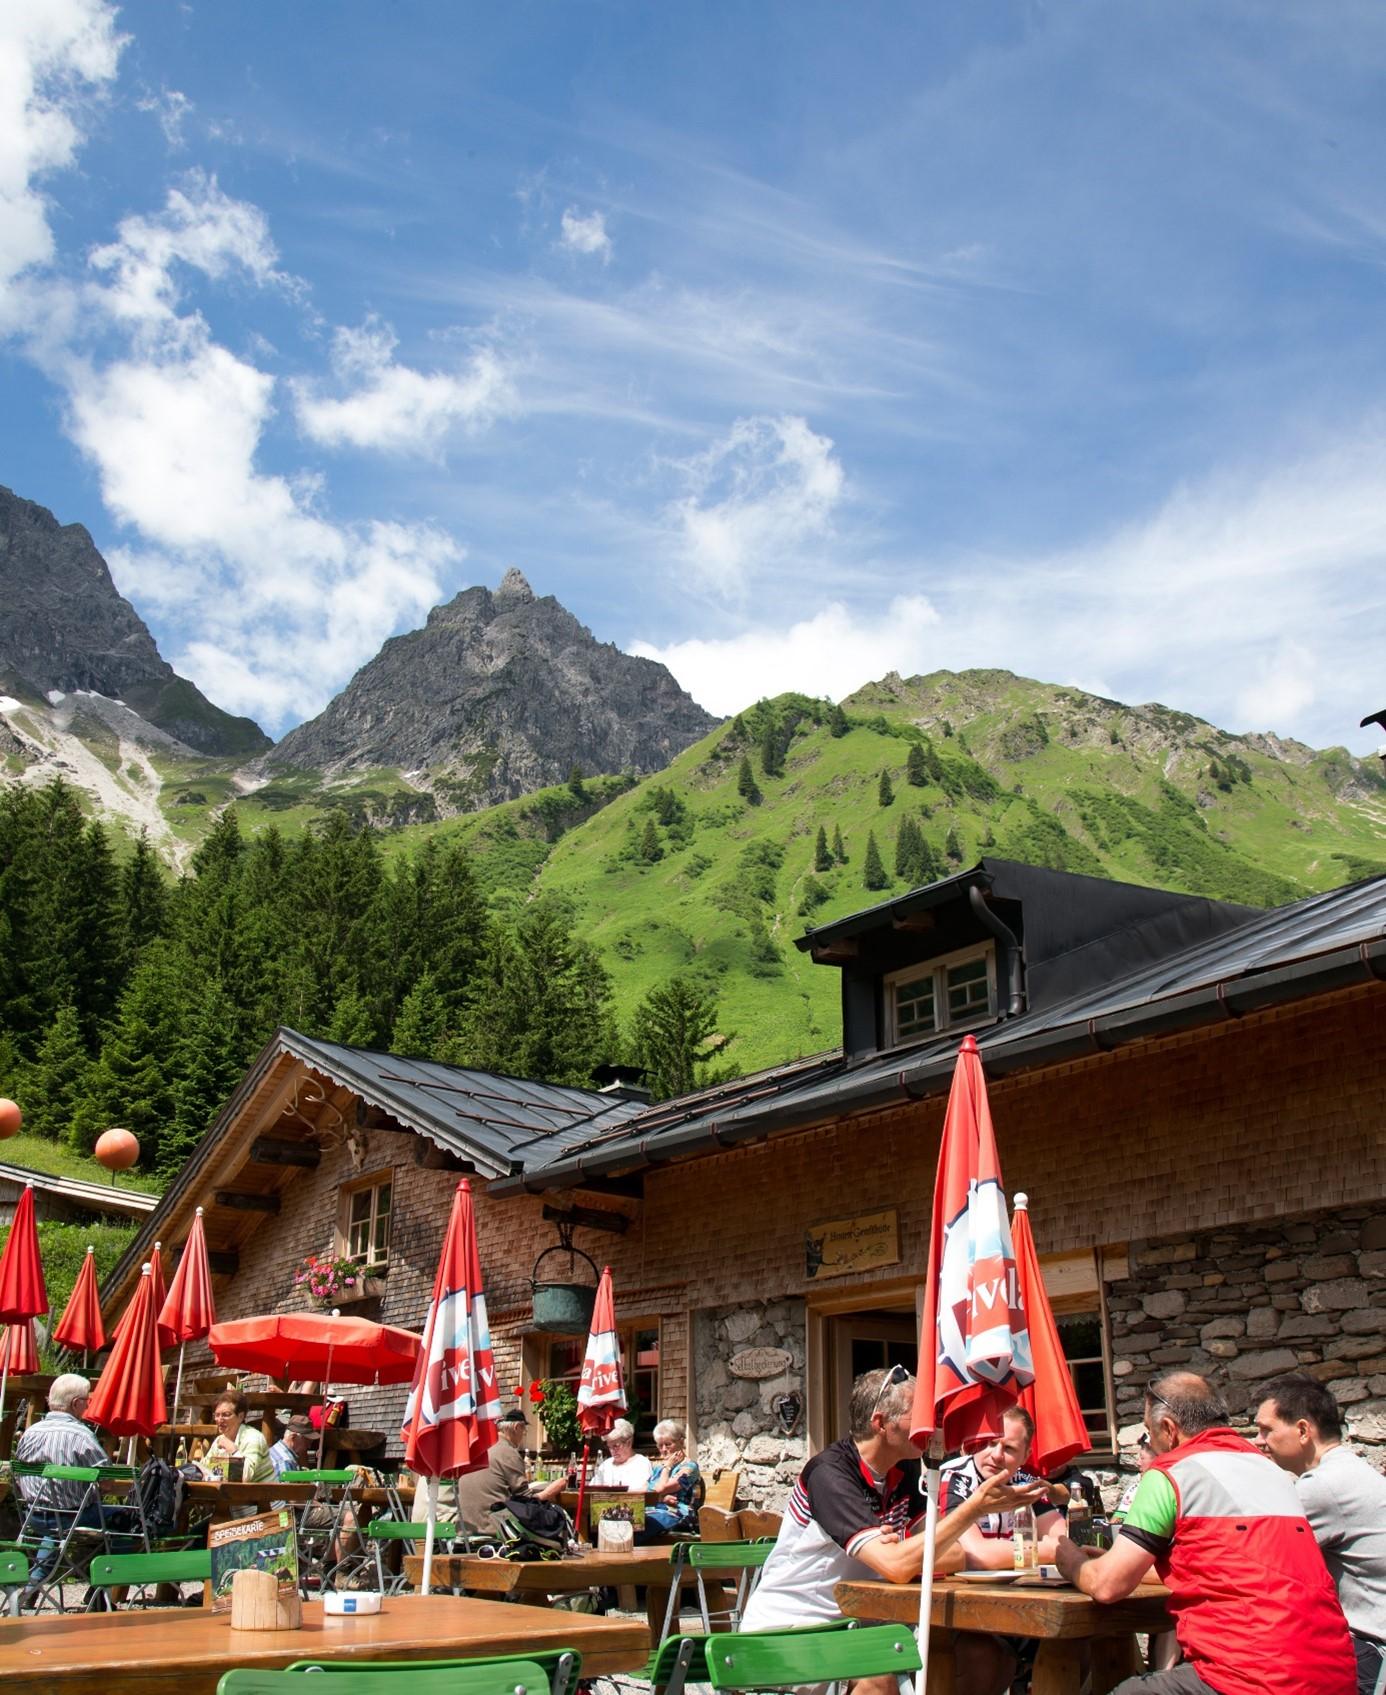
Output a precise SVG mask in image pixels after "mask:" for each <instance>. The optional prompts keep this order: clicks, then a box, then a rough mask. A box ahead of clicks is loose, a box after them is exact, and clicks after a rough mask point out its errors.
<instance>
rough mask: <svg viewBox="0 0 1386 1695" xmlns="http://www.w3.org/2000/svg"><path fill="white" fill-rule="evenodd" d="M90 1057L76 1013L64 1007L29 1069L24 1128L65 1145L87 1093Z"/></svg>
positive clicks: (75, 1010)
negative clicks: (78, 1104)
mask: <svg viewBox="0 0 1386 1695" xmlns="http://www.w3.org/2000/svg"><path fill="white" fill-rule="evenodd" d="M90 1067H91V1057H90V1055H89V1054H88V1053H87V1049H86V1044H85V1043H84V1042H83V1040H82V1031H81V1026H80V1025H79V1024H78V1022H77V1009H76V1007H74V1006H72V1005H68V1006H65V1007H63V1008H62V1009H61V1010H60V1011H59V1013H58V1015H57V1017H56V1018H55V1019H54V1020H53V1022H52V1023H51V1024H50V1025H49V1026H48V1030H47V1033H46V1034H45V1035H44V1038H43V1041H42V1043H41V1044H40V1046H39V1050H38V1053H37V1054H36V1055H35V1057H34V1063H33V1064H32V1065H31V1066H30V1067H29V1069H28V1073H27V1076H26V1078H25V1084H24V1096H23V1106H24V1128H25V1129H26V1130H28V1131H31V1132H32V1133H33V1134H34V1135H36V1136H45V1137H47V1138H48V1139H49V1140H50V1141H55V1142H56V1141H63V1140H65V1139H66V1138H67V1137H68V1136H69V1135H70V1134H71V1131H72V1121H73V1116H74V1114H75V1112H76V1109H77V1103H78V1102H79V1101H80V1100H81V1099H82V1096H83V1095H84V1094H85V1092H86V1084H87V1073H88V1071H89V1069H90Z"/></svg>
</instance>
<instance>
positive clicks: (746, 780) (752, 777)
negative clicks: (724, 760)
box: [736, 753, 761, 806]
mask: <svg viewBox="0 0 1386 1695" xmlns="http://www.w3.org/2000/svg"><path fill="white" fill-rule="evenodd" d="M736 792H737V793H738V794H739V795H740V796H741V798H742V799H743V800H744V801H747V802H748V803H749V804H750V805H751V806H759V805H760V802H761V793H760V789H759V788H758V787H757V785H756V774H755V772H754V771H752V769H751V761H750V757H749V755H747V754H744V753H743V754H742V756H741V767H740V770H739V771H738V772H737V774H736Z"/></svg>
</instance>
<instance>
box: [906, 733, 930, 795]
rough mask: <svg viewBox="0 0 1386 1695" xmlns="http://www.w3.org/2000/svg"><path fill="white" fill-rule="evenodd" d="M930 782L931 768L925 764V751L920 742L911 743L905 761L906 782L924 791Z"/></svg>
mask: <svg viewBox="0 0 1386 1695" xmlns="http://www.w3.org/2000/svg"><path fill="white" fill-rule="evenodd" d="M928 780H929V767H928V766H927V765H926V764H925V762H924V749H923V748H922V747H921V746H920V745H919V743H918V742H911V743H910V751H909V753H908V755H907V756H906V759H905V781H906V782H907V783H910V784H911V785H912V786H913V787H914V788H916V789H922V788H923V787H924V785H925V784H926V783H927V782H928Z"/></svg>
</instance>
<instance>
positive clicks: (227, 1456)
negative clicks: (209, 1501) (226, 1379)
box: [203, 1389, 275, 1512]
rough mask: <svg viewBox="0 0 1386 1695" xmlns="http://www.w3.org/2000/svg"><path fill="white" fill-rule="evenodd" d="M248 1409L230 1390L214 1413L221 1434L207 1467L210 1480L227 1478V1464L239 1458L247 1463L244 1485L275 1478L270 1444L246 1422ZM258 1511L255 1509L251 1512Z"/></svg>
mask: <svg viewBox="0 0 1386 1695" xmlns="http://www.w3.org/2000/svg"><path fill="white" fill-rule="evenodd" d="M246 1408H247V1402H246V1398H245V1396H244V1395H243V1394H242V1393H241V1392H240V1390H239V1389H228V1390H226V1391H225V1393H224V1394H222V1395H220V1396H218V1398H217V1404H216V1406H215V1408H214V1409H213V1411H212V1417H213V1418H214V1419H215V1420H216V1426H217V1433H216V1437H215V1438H214V1440H213V1441H212V1443H211V1445H210V1446H209V1447H208V1449H207V1455H206V1461H205V1462H204V1464H203V1470H204V1471H205V1472H206V1473H207V1475H208V1476H209V1477H213V1476H221V1477H225V1476H226V1462H227V1461H228V1460H231V1459H236V1458H239V1459H240V1460H241V1461H242V1462H243V1465H242V1469H241V1480H242V1482H245V1483H265V1482H267V1481H268V1480H269V1479H270V1478H272V1477H273V1476H274V1475H275V1472H274V1462H273V1461H272V1460H271V1459H270V1455H269V1443H268V1442H266V1440H265V1438H264V1435H263V1433H262V1432H261V1431H259V1430H257V1429H256V1428H255V1426H254V1425H253V1424H247V1423H246V1422H245V1415H246ZM254 1510H255V1509H254V1508H253V1507H252V1508H251V1511H252V1512H253V1511H254Z"/></svg>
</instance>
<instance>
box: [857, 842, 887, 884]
mask: <svg viewBox="0 0 1386 1695" xmlns="http://www.w3.org/2000/svg"><path fill="white" fill-rule="evenodd" d="M861 880H862V883H863V884H864V885H865V886H866V887H867V888H868V889H884V888H885V887H886V886H887V884H888V882H889V879H888V878H887V877H886V872H885V866H884V865H883V864H882V863H881V850H880V848H878V847H877V846H876V832H875V831H874V830H868V831H867V832H866V858H865V859H864V860H863V861H862V871H861Z"/></svg>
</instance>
